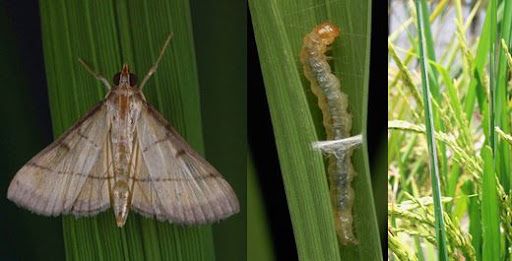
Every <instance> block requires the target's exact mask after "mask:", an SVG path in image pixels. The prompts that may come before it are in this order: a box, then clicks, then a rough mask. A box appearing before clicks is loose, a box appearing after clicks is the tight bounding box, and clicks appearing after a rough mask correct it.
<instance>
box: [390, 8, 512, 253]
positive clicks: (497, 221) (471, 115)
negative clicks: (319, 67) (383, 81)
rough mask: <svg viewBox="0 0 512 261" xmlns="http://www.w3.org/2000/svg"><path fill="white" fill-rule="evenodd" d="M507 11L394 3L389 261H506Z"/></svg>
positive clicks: (509, 15) (508, 237) (508, 225)
mask: <svg viewBox="0 0 512 261" xmlns="http://www.w3.org/2000/svg"><path fill="white" fill-rule="evenodd" d="M511 8H512V5H511V3H510V1H494V0H491V1H472V2H471V3H470V4H468V3H466V2H464V1H460V0H456V1H443V0H441V1H434V2H431V3H430V4H429V3H427V1H425V0H416V1H393V2H391V3H390V21H391V31H390V35H389V37H388V50H389V61H388V62H389V67H388V68H389V69H388V104H389V105H388V119H389V122H388V128H389V135H388V144H389V147H388V165H389V167H388V194H389V195H388V198H389V204H388V236H389V246H388V249H389V253H390V258H391V259H395V260H431V259H433V258H437V259H438V260H447V259H456V260H461V259H466V260H504V259H507V260H508V259H510V257H511V256H510V243H511V241H510V240H511V239H512V233H511V232H512V230H511V222H510V221H511V219H510V217H511V213H512V212H511V205H510V203H511V202H510V197H509V195H510V187H511V186H510V185H511V181H512V180H511V176H510V167H511V166H510V161H511V158H510V156H511V155H510V146H511V144H510V143H509V141H510V137H511V136H510V133H511V116H512V115H510V105H511V103H510V101H509V97H510V95H509V90H510V85H509V73H510V69H511V67H510V65H511V64H512V63H510V61H512V60H511V59H510V57H511V56H510V53H509V51H508V49H509V48H510V44H511V40H512V39H511V34H510V32H511V28H510V24H511V23H510V22H511V19H512V12H511Z"/></svg>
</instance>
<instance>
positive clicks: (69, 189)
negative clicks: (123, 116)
mask: <svg viewBox="0 0 512 261" xmlns="http://www.w3.org/2000/svg"><path fill="white" fill-rule="evenodd" d="M108 129H109V127H108V122H107V108H106V105H105V104H104V103H101V104H99V105H97V106H96V107H94V108H93V109H92V110H91V111H90V112H89V113H88V114H87V115H86V116H84V117H83V118H82V119H81V120H79V121H78V122H77V123H76V124H75V125H74V126H73V127H71V128H70V129H69V130H68V131H66V132H65V133H64V134H63V135H62V136H61V137H60V138H59V139H57V140H56V141H55V142H53V143H52V144H51V145H49V146H48V147H46V148H45V149H44V150H43V151H41V152H40V153H38V154H37V155H36V156H34V157H33V158H32V159H31V160H30V161H29V162H28V163H27V164H25V165H24V166H23V167H22V168H21V169H20V170H19V171H18V173H16V176H15V177H14V178H13V180H12V181H11V184H10V185H9V189H8V192H7V198H8V199H10V200H11V201H13V202H15V203H16V204H17V205H19V206H21V207H24V208H26V209H29V210H31V211H33V212H35V213H37V214H41V215H46V216H57V215H59V214H74V215H75V216H84V215H93V214H96V213H98V212H100V211H102V210H105V209H106V208H108V207H109V203H110V201H109V193H108V182H107V180H108V178H109V177H108V172H107V164H106V153H108V152H107V146H106V144H107V142H106V139H107V135H108Z"/></svg>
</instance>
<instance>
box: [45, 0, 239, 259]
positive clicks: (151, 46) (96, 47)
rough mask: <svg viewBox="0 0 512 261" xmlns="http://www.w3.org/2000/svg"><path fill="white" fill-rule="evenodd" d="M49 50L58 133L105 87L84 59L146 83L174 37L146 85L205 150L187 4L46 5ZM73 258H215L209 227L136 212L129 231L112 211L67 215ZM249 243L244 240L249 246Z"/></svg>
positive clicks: (152, 99)
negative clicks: (130, 73)
mask: <svg viewBox="0 0 512 261" xmlns="http://www.w3.org/2000/svg"><path fill="white" fill-rule="evenodd" d="M40 6H41V20H42V24H43V25H42V30H43V46H44V54H45V64H46V72H47V79H48V86H49V87H48V88H49V89H48V91H49V96H50V104H51V114H52V120H53V126H54V131H55V133H56V134H57V135H58V134H60V133H62V132H63V131H64V130H65V129H67V128H69V127H70V126H71V125H72V124H73V122H75V121H76V120H77V119H78V118H79V117H80V115H83V114H84V113H85V112H86V111H87V110H88V109H90V108H91V107H92V105H94V104H95V103H97V102H98V101H100V100H101V99H102V98H103V97H104V95H105V90H104V89H103V87H102V86H101V85H100V84H99V82H98V81H96V80H95V79H94V78H93V77H92V76H91V75H89V74H88V73H87V72H86V71H85V70H84V69H83V68H82V67H81V66H80V65H79V64H78V62H77V59H78V58H79V57H80V58H82V59H84V60H85V61H87V62H89V63H90V64H91V65H92V66H93V67H94V68H95V69H96V70H98V71H100V72H102V73H104V74H105V75H106V76H107V77H108V78H110V77H109V76H111V75H113V74H114V73H116V72H118V71H119V70H120V67H121V65H122V64H123V63H125V62H126V63H128V64H129V65H130V66H131V67H130V69H131V71H133V72H135V73H137V74H138V75H139V78H142V77H143V75H144V74H145V73H146V72H147V70H148V69H149V68H150V66H151V65H152V63H153V62H154V61H155V60H156V57H157V55H158V52H159V49H160V47H161V46H162V44H163V41H164V40H165V37H166V36H167V35H168V34H169V33H171V32H172V33H173V35H174V37H173V39H172V42H171V45H170V47H169V49H168V50H167V53H166V54H165V56H164V58H163V59H162V62H161V64H160V67H159V69H158V72H157V73H156V74H155V75H154V76H153V77H152V78H151V79H150V80H149V82H148V84H147V86H146V87H145V88H144V92H145V96H146V98H147V100H148V102H150V103H152V104H153V105H155V107H157V109H158V110H159V111H160V112H161V113H162V114H163V115H164V116H165V117H166V118H167V119H168V120H169V121H170V122H171V123H172V124H173V126H174V127H175V128H176V129H177V130H178V131H179V132H180V133H181V134H182V135H183V136H184V138H185V139H186V140H187V141H188V142H189V143H190V144H191V145H192V147H194V148H195V149H196V150H198V151H200V152H202V151H203V150H204V148H203V137H202V130H203V128H202V120H201V111H200V108H201V104H200V100H199V86H198V77H197V69H196V64H195V60H196V57H195V53H194V42H193V36H192V23H191V17H190V8H189V3H188V1H184V0H181V1H173V2H164V1H150V2H148V1H108V2H97V3H94V4H91V3H90V2H67V1H41V2H40ZM63 227H64V237H65V245H66V256H67V258H68V259H72V260H96V259H100V260H101V259H107V258H108V259H128V258H129V259H134V260H141V259H148V260H158V259H163V260H175V259H185V260H212V259H213V258H214V247H213V240H212V231H211V227H210V226H207V225H205V226H187V227H185V226H180V225H171V224H168V223H164V222H158V221H156V220H154V219H147V218H143V217H141V216H139V215H137V214H136V213H131V214H130V216H129V217H128V221H127V223H126V225H125V227H124V228H122V229H118V228H117V227H116V226H115V222H114V217H113V214H112V212H111V211H107V212H106V213H102V214H100V215H98V216H96V217H91V218H81V219H75V218H73V217H64V221H63ZM242 242H243V241H242Z"/></svg>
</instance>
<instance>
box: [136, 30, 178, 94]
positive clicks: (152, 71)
mask: <svg viewBox="0 0 512 261" xmlns="http://www.w3.org/2000/svg"><path fill="white" fill-rule="evenodd" d="M172 36H173V34H172V33H171V34H169V36H167V39H166V40H165V43H164V46H162V49H160V54H159V55H158V58H157V59H156V62H155V63H154V64H153V66H152V67H151V68H150V69H149V71H148V73H147V74H146V76H144V79H143V80H142V82H141V83H140V85H139V89H141V90H142V88H144V85H146V82H147V81H148V80H149V78H150V77H151V75H153V74H154V73H155V72H156V69H157V68H158V64H159V63H160V60H162V57H163V56H164V53H165V50H167V46H169V42H171V38H172Z"/></svg>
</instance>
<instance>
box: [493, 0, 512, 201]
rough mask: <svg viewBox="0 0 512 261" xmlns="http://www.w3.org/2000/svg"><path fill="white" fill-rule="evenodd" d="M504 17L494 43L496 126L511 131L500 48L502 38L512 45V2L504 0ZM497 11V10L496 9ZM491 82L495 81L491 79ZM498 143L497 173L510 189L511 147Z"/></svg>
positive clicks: (502, 57)
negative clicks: (495, 58)
mask: <svg viewBox="0 0 512 261" xmlns="http://www.w3.org/2000/svg"><path fill="white" fill-rule="evenodd" d="M503 5H504V6H503V8H504V10H505V11H504V12H503V17H502V18H501V20H500V21H499V22H500V29H501V30H500V31H499V33H498V31H496V33H497V34H496V35H495V36H494V38H492V39H493V43H494V45H495V46H496V48H498V53H497V61H496V65H495V66H496V78H495V82H496V89H495V93H494V94H495V99H494V100H495V102H496V104H495V117H496V119H495V120H496V122H495V126H493V130H494V127H496V126H498V127H500V128H501V129H502V130H503V131H504V132H506V133H509V132H510V130H511V129H510V117H509V111H510V108H509V105H508V98H507V90H508V76H509V68H508V66H507V59H506V57H505V51H504V50H503V48H500V46H501V44H500V42H501V39H503V40H504V41H505V42H506V44H507V46H510V45H511V43H512V12H511V10H512V2H511V1H504V2H503ZM496 12H497V11H496ZM496 16H497V14H496ZM491 82H494V81H493V80H491ZM495 141H496V143H497V148H498V150H499V151H498V152H496V153H497V154H495V158H496V166H495V167H496V173H497V174H498V177H499V179H500V181H501V184H503V186H504V188H505V190H506V191H508V190H509V188H510V185H511V182H512V179H511V176H510V168H511V166H510V159H511V158H510V156H511V154H510V147H509V145H508V144H506V143H504V142H499V139H495Z"/></svg>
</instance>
